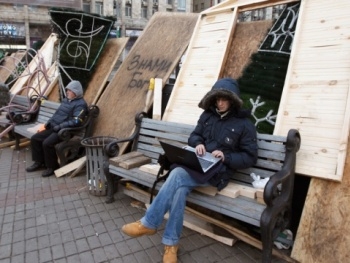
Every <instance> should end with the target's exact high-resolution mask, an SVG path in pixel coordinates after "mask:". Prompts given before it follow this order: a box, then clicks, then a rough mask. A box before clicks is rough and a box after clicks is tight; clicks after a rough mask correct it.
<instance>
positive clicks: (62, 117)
mask: <svg viewBox="0 0 350 263" xmlns="http://www.w3.org/2000/svg"><path fill="white" fill-rule="evenodd" d="M66 92H67V95H66V98H64V99H63V100H62V102H61V105H60V107H59V108H58V109H57V110H56V112H55V113H54V114H53V115H52V117H51V118H50V119H49V121H48V122H47V123H46V124H45V129H44V130H41V131H40V132H38V133H36V134H34V135H33V136H32V138H31V139H30V144H31V149H32V159H33V161H34V163H33V164H32V165H31V166H29V167H27V169H26V171H27V172H34V171H37V170H39V169H42V168H46V170H45V171H44V172H43V174H42V176H43V177H47V176H51V175H53V174H54V171H55V170H56V169H57V168H58V167H59V165H58V161H57V155H56V150H55V145H56V144H57V143H59V142H61V140H60V138H59V136H58V132H59V131H60V130H61V129H63V128H69V127H78V126H80V125H82V122H83V116H84V115H85V113H86V111H87V103H86V101H85V100H84V98H83V87H82V86H81V83H80V82H79V81H76V80H73V81H71V82H70V83H69V84H68V85H67V86H66Z"/></svg>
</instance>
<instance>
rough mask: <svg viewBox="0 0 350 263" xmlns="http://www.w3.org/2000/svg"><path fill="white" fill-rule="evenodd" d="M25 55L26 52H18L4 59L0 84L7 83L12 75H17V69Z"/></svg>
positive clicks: (1, 66) (0, 67) (0, 69)
mask: <svg viewBox="0 0 350 263" xmlns="http://www.w3.org/2000/svg"><path fill="white" fill-rule="evenodd" d="M25 54H26V51H24V50H18V51H17V52H15V53H12V54H11V55H10V56H6V57H4V58H3V60H2V63H1V65H0V82H2V83H7V82H6V81H7V79H8V78H9V77H10V76H11V74H12V73H15V72H14V70H15V68H16V67H17V65H18V64H19V63H20V62H21V60H22V59H23V57H24V56H25Z"/></svg>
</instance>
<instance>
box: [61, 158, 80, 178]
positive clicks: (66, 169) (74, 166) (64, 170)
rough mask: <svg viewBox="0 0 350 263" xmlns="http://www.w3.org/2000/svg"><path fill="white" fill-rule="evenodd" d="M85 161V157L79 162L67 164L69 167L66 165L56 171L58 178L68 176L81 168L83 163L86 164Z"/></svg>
mask: <svg viewBox="0 0 350 263" xmlns="http://www.w3.org/2000/svg"><path fill="white" fill-rule="evenodd" d="M85 161H86V157H85V156H84V157H81V158H80V159H78V160H75V161H74V162H71V163H69V164H67V165H65V166H63V167H61V168H59V169H57V170H55V175H56V177H61V176H63V175H65V174H67V173H69V172H71V171H73V170H75V169H77V168H78V167H80V166H81V164H82V163H85Z"/></svg>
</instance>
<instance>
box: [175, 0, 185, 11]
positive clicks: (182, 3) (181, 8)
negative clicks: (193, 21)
mask: <svg viewBox="0 0 350 263" xmlns="http://www.w3.org/2000/svg"><path fill="white" fill-rule="evenodd" d="M177 10H178V11H183V12H185V11H186V0H178V1H177Z"/></svg>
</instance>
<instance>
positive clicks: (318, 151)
mask: <svg viewBox="0 0 350 263" xmlns="http://www.w3.org/2000/svg"><path fill="white" fill-rule="evenodd" d="M349 9H350V2H349V1H348V0H340V1H337V2H330V1H327V0H310V1H301V7H300V13H299V18H298V24H297V28H296V33H295V38H294V44H293V49H292V53H291V58H290V62H289V68H288V72H287V76H286V81H285V86H284V89H283V93H282V98H281V102H280V108H279V111H278V116H277V122H276V128H275V132H274V133H275V134H284V133H285V132H286V131H287V130H288V129H289V128H290V127H294V128H297V129H298V130H299V131H300V133H301V135H302V138H303V142H302V144H301V149H300V151H299V153H298V156H300V157H301V158H298V162H297V166H296V172H297V173H300V174H304V175H308V176H312V177H318V178H324V179H329V180H335V181H341V180H342V177H343V174H344V163H345V156H346V148H347V147H346V146H347V142H348V140H347V138H348V136H349V128H350V127H349V120H350V96H349V90H350V89H349V85H350V82H349V76H350V67H349V65H350V56H349V50H350V41H349V32H350V31H349V29H350V19H349V16H348V10H349Z"/></svg>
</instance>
